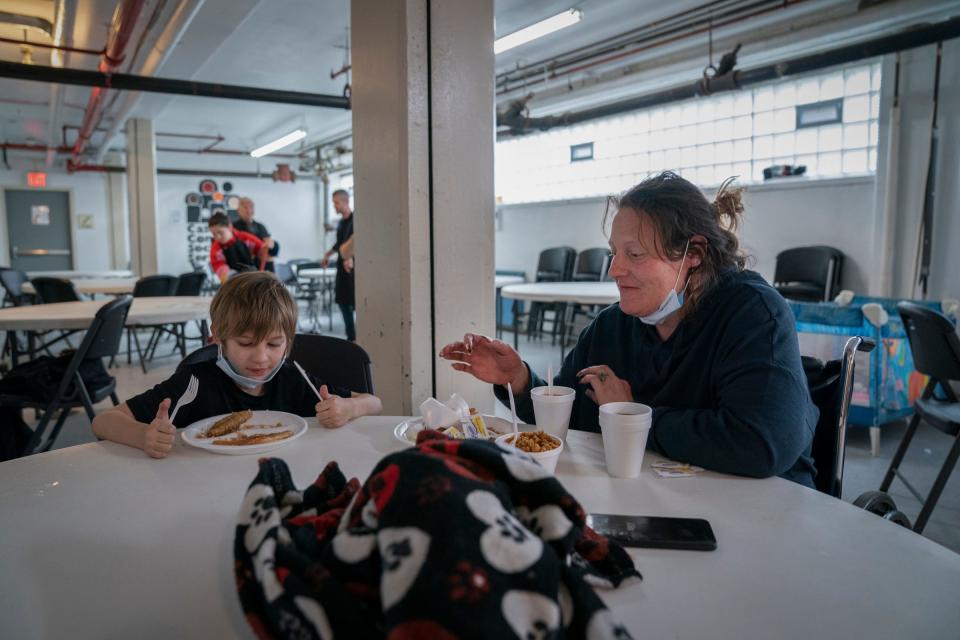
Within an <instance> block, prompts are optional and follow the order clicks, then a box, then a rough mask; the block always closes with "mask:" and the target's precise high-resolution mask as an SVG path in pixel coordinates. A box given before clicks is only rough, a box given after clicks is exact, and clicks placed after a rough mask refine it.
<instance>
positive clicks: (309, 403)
mask: <svg viewBox="0 0 960 640" xmlns="http://www.w3.org/2000/svg"><path fill="white" fill-rule="evenodd" d="M191 375H195V376H197V381H198V382H199V384H200V386H199V392H198V393H197V397H196V399H195V400H194V401H193V402H191V403H190V404H187V405H184V406H183V407H181V408H180V411H179V412H178V413H177V419H176V422H174V426H175V427H177V428H178V429H179V428H183V427H186V426H189V425H191V424H193V423H194V422H196V421H198V420H203V419H205V418H209V417H211V416H217V415H220V414H223V413H231V412H233V411H243V410H244V409H251V410H253V411H256V410H274V411H286V412H288V413H295V414H297V415H298V416H303V417H312V416H315V415H316V411H315V410H314V407H315V406H316V405H317V402H318V400H317V396H315V395H314V393H313V391H311V390H310V387H308V386H307V383H306V381H305V380H304V379H303V376H301V375H300V372H299V371H297V369H296V367H294V366H293V364H291V363H290V362H289V361H287V362H285V363H284V364H283V366H282V367H281V368H280V371H278V372H277V375H276V376H274V378H273V380H271V381H270V382H268V383H267V384H266V385H264V386H265V390H264V391H265V392H264V394H263V395H262V396H252V395H250V394H249V393H246V392H245V391H243V390H242V389H241V388H240V387H239V386H237V383H235V382H234V381H233V380H231V379H230V378H229V377H228V376H227V374H225V373H224V372H223V371H221V370H220V369H219V368H218V367H217V365H216V362H214V361H208V362H199V363H197V364H193V365H189V366H187V367H184V368H183V369H182V370H181V371H178V372H177V373H175V374H173V376H171V377H170V378H168V379H167V380H165V381H163V382H161V383H160V384H158V385H157V386H155V387H154V388H153V389H150V390H148V391H144V392H143V393H141V394H140V395H138V396H134V397H133V398H130V399H129V400H127V406H128V407H129V408H130V411H131V413H133V417H134V418H136V419H137V421H138V422H145V423H149V422H151V421H152V420H153V419H154V418H155V417H156V416H157V408H158V407H159V406H160V403H161V402H162V401H163V399H164V398H170V400H171V405H170V410H171V411H173V407H174V405H176V403H177V400H179V399H180V396H182V395H183V394H184V392H185V391H186V390H187V385H188V384H189V383H190V376H191ZM310 379H311V381H312V382H313V384H314V385H315V386H316V387H317V389H319V388H320V386H321V385H322V384H324V383H323V382H322V381H321V380H318V379H317V378H316V377H315V376H312V375H311V376H310ZM327 389H328V390H329V391H330V393H331V394H334V395H338V396H341V397H344V398H349V397H350V391H349V390H347V389H343V388H341V387H334V386H331V385H327Z"/></svg>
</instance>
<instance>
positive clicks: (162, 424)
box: [143, 398, 177, 458]
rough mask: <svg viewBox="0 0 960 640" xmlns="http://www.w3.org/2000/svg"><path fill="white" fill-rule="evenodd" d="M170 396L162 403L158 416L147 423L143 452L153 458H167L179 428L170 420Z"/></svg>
mask: <svg viewBox="0 0 960 640" xmlns="http://www.w3.org/2000/svg"><path fill="white" fill-rule="evenodd" d="M168 411H170V398H166V399H165V400H164V401H163V402H161V403H160V407H159V408H158V409H157V417H156V418H154V419H153V421H152V422H151V423H150V424H148V425H147V430H146V431H145V432H144V435H143V452H144V453H146V454H147V455H148V456H150V457H151V458H166V457H167V455H168V454H169V453H170V450H171V449H172V448H173V441H174V439H176V437H177V428H176V427H175V426H173V423H172V422H170V414H169V413H168Z"/></svg>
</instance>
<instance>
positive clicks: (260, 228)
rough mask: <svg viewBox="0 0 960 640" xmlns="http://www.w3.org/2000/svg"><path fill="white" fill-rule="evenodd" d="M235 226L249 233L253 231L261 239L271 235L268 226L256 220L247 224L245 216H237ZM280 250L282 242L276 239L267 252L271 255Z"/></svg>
mask: <svg viewBox="0 0 960 640" xmlns="http://www.w3.org/2000/svg"><path fill="white" fill-rule="evenodd" d="M233 228H234V229H237V230H238V231H246V232H247V233H252V234H253V235H255V236H257V237H258V238H260V239H261V240H265V239H267V238H269V237H270V232H269V231H267V227H266V226H265V225H263V224H261V223H259V222H257V221H256V220H253V221H251V222H250V224H247V221H246V220H244V219H243V218H237V221H236V222H234V223H233ZM279 252H280V243H279V242H277V241H276V240H274V241H273V249H270V250H269V251H268V252H267V253H268V255H269V256H270V257H273V256H275V255H277V254H278V253H279Z"/></svg>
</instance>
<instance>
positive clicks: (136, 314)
mask: <svg viewBox="0 0 960 640" xmlns="http://www.w3.org/2000/svg"><path fill="white" fill-rule="evenodd" d="M212 300H213V298H208V297H201V296H165V297H159V298H134V299H133V304H131V305H130V312H129V313H128V314H127V322H126V325H127V326H128V327H137V326H142V327H149V326H156V325H160V324H178V323H181V322H191V321H194V320H196V321H198V322H200V329H201V333H202V335H203V338H204V340H205V339H206V337H207V318H208V317H209V316H210V302H211V301H212ZM109 302H110V301H109V300H82V301H79V302H55V303H52V304H34V305H26V306H23V307H7V308H4V309H0V331H7V332H10V333H11V334H13V332H16V331H24V332H26V333H27V336H28V339H29V340H31V341H32V340H33V337H34V335H35V334H36V332H38V331H52V330H57V329H63V330H76V329H86V328H87V327H89V326H90V322H91V321H92V320H93V317H94V316H95V315H96V314H97V311H98V310H99V309H100V307H102V306H103V305H105V304H108V303H109ZM9 344H10V345H12V347H13V353H12V356H11V359H12V361H13V363H14V364H16V363H17V357H18V354H17V346H16V345H17V341H16V339H14V338H13V337H12V336H11V339H10V340H9Z"/></svg>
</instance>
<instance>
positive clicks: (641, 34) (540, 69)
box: [496, 0, 808, 96]
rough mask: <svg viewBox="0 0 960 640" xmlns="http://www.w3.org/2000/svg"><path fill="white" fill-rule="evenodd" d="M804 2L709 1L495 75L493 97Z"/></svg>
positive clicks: (803, 0) (798, 0) (785, 0)
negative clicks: (598, 42)
mask: <svg viewBox="0 0 960 640" xmlns="http://www.w3.org/2000/svg"><path fill="white" fill-rule="evenodd" d="M807 1H808V0H781V1H771V0H759V1H757V2H752V3H750V4H748V5H746V6H744V5H743V3H739V2H734V3H730V2H723V3H721V2H713V3H709V4H707V5H704V6H701V7H696V8H693V9H688V10H685V11H681V12H679V13H676V14H673V15H671V16H667V17H666V18H663V19H662V20H658V21H655V22H652V23H650V24H647V25H644V26H643V27H640V28H638V29H633V30H631V31H628V32H626V33H622V34H620V35H618V36H614V37H612V38H608V39H606V41H605V42H604V43H603V44H602V45H600V46H596V45H593V46H587V47H580V48H579V49H575V50H573V51H570V52H567V53H566V54H563V55H561V56H559V57H555V58H553V59H549V60H544V61H541V62H536V63H533V64H528V65H524V66H522V67H518V68H516V69H511V70H508V71H504V72H502V73H500V74H498V76H497V80H496V82H497V95H498V96H499V95H504V94H507V93H510V92H512V91H516V90H517V89H527V88H529V87H530V86H531V85H535V84H539V83H543V82H549V81H550V80H556V79H558V78H561V77H563V76H567V75H570V74H573V73H579V72H582V71H586V70H588V69H591V68H594V67H597V66H600V65H604V64H609V63H612V62H616V61H618V60H622V59H624V58H630V57H633V56H635V55H638V54H640V53H643V52H645V51H648V50H650V49H652V48H656V47H660V46H663V45H665V44H670V43H673V42H679V41H682V40H685V39H688V38H691V37H693V36H697V35H701V34H704V33H708V32H710V31H713V30H716V29H721V28H724V27H729V26H732V25H735V24H738V23H741V22H744V21H746V20H749V19H752V18H756V17H759V16H762V15H766V14H768V13H773V12H777V11H783V10H787V9H790V8H792V7H794V6H796V5H798V4H801V3H804V2H807Z"/></svg>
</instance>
